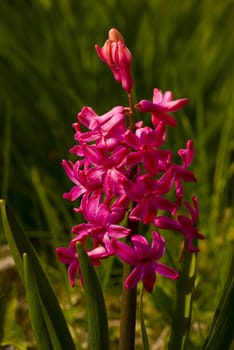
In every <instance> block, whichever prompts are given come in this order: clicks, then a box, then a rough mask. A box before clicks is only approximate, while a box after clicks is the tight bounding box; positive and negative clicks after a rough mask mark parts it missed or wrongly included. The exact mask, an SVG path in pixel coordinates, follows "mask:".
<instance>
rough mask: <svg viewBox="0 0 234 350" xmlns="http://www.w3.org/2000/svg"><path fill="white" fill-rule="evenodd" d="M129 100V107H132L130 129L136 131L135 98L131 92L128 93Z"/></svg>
mask: <svg viewBox="0 0 234 350" xmlns="http://www.w3.org/2000/svg"><path fill="white" fill-rule="evenodd" d="M128 101H129V109H130V115H129V122H130V129H131V130H132V131H134V130H135V107H134V104H133V98H132V94H131V93H128Z"/></svg>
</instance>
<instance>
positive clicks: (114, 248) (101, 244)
mask: <svg viewBox="0 0 234 350" xmlns="http://www.w3.org/2000/svg"><path fill="white" fill-rule="evenodd" d="M96 50H97V53H98V55H99V57H100V58H101V59H102V60H103V61H104V62H105V63H106V64H107V65H108V66H109V67H110V69H111V71H112V72H113V75H114V78H115V80H116V81H117V82H118V83H120V84H121V85H122V88H123V89H124V90H126V92H127V93H128V97H129V101H130V107H124V106H116V107H114V108H112V109H111V110H110V111H108V112H107V113H105V114H103V115H101V116H99V115H97V114H96V112H95V111H94V110H93V109H92V108H90V107H83V108H82V110H81V111H80V113H78V117H77V122H76V123H74V124H73V127H74V130H75V136H74V139H75V141H76V144H75V145H74V146H73V147H72V148H71V150H70V152H71V153H72V154H75V155H76V156H77V160H76V161H75V162H72V161H67V160H63V162H62V165H63V167H64V170H65V172H66V174H67V176H68V177H69V178H70V180H71V181H72V183H73V184H74V186H73V187H72V189H71V190H70V191H69V192H67V193H65V194H64V198H66V199H68V200H70V201H72V202H74V201H77V202H78V203H79V206H78V208H75V209H74V210H75V211H76V212H77V213H79V214H81V215H82V216H83V218H84V222H83V223H81V224H79V225H76V226H74V227H73V228H72V233H73V234H74V238H73V239H72V240H71V242H70V245H69V247H68V248H66V247H59V248H57V250H56V251H57V255H58V258H59V260H60V261H61V262H63V263H64V264H67V265H68V274H69V279H70V282H71V285H72V286H74V284H75V277H76V275H77V274H78V275H79V276H80V278H82V276H81V273H80V268H79V257H78V255H77V251H76V244H77V243H79V244H82V245H83V247H84V248H85V250H86V252H87V254H88V256H89V257H90V259H91V261H92V263H93V264H94V265H98V264H100V261H101V260H102V259H104V258H107V257H108V256H111V255H116V256H118V257H119V258H120V259H121V260H122V261H123V262H125V263H127V264H130V265H131V266H132V271H131V273H130V275H129V276H128V277H127V279H126V280H125V282H124V285H125V287H126V288H133V287H135V286H136V285H137V283H138V282H139V281H140V280H141V281H142V282H143V285H144V287H145V289H146V290H147V291H149V292H151V291H152V290H153V287H154V284H155V280H156V273H159V274H161V275H164V276H166V277H169V278H172V279H176V278H178V273H177V272H176V271H175V270H173V269H171V268H170V267H168V266H166V265H164V264H163V263H160V262H159V259H160V258H161V257H162V256H163V255H164V253H165V249H166V242H165V240H164V238H163V237H162V235H160V233H159V232H158V230H159V229H172V230H176V231H178V232H180V233H181V234H182V235H183V237H184V242H185V243H186V244H185V245H184V247H185V248H188V250H189V251H191V252H194V251H197V250H198V249H197V247H196V245H194V244H193V241H194V239H195V240H196V239H202V238H203V235H201V234H200V233H199V232H198V230H197V228H196V223H197V220H198V204H197V198H196V197H193V198H192V205H191V204H189V202H187V201H186V200H184V192H183V183H184V182H196V181H197V180H196V177H195V175H194V174H193V172H192V171H191V170H189V169H188V168H189V166H190V164H191V163H192V160H193V156H194V147H193V142H192V140H189V141H188V142H187V144H186V147H185V148H184V149H180V150H179V151H178V156H179V158H180V159H181V161H180V164H177V163H175V162H174V161H173V158H174V155H173V152H172V151H170V150H166V149H165V148H163V147H162V146H163V145H164V143H165V140H166V127H167V126H168V125H169V126H175V125H176V121H175V119H174V118H173V117H172V116H171V114H169V113H172V112H175V111H178V110H179V109H181V108H182V107H183V106H185V105H186V104H187V102H188V99H186V98H183V99H178V100H174V99H173V95H172V93H171V92H170V91H166V92H165V93H164V94H163V93H162V91H161V90H160V89H157V88H155V89H154V91H153V99H152V101H148V100H141V101H139V102H138V103H136V104H135V105H133V103H132V95H131V90H132V87H133V79H132V73H131V62H132V56H131V53H130V51H129V50H128V48H127V47H126V46H125V43H124V40H123V38H122V36H121V34H120V33H119V32H118V31H117V30H116V29H111V30H110V32H109V39H108V40H107V41H106V42H105V44H104V46H103V47H102V48H100V47H99V46H97V45H96ZM136 113H138V114H139V115H142V117H141V118H140V121H138V122H137V121H136V120H135V114H136ZM148 114H150V117H148ZM143 116H144V117H143ZM128 120H130V122H128ZM143 120H146V121H147V123H146V124H147V125H144V122H143ZM181 208H184V209H185V210H187V212H188V214H189V215H188V216H186V215H185V214H184V213H183V215H179V214H178V212H179V210H180V209H181ZM123 222H128V225H127V227H125V226H123V225H122V223H123ZM139 222H142V223H143V224H151V225H154V227H155V228H154V230H153V232H152V234H151V239H150V242H149V241H148V240H147V237H148V235H146V232H138V229H137V227H138V225H137V224H138V223H139ZM87 242H88V243H87Z"/></svg>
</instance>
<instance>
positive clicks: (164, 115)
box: [136, 88, 188, 127]
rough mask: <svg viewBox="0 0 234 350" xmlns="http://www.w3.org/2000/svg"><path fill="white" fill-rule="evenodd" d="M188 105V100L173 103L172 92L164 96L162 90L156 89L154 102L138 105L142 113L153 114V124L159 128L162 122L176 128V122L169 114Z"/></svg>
mask: <svg viewBox="0 0 234 350" xmlns="http://www.w3.org/2000/svg"><path fill="white" fill-rule="evenodd" d="M187 103H188V99H187V98H181V99H179V100H174V101H173V95H172V92H171V91H166V92H165V93H164V94H163V93H162V91H161V90H159V89H157V88H155V89H154V91H153V102H151V101H148V100H141V101H140V102H138V104H137V105H136V106H137V108H138V109H139V110H140V112H143V113H145V112H150V113H152V117H151V118H152V123H153V125H154V126H155V127H157V125H158V123H159V122H160V121H163V122H164V123H165V124H168V125H170V126H176V121H175V119H173V118H172V117H171V116H170V115H169V114H168V112H176V111H178V110H179V109H181V108H182V107H184V106H185V105H186V104H187Z"/></svg>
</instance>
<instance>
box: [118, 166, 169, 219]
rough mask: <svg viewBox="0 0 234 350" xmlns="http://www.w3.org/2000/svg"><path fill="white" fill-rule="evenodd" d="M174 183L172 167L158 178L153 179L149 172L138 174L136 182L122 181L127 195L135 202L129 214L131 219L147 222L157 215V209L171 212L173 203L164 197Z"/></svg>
mask: <svg viewBox="0 0 234 350" xmlns="http://www.w3.org/2000/svg"><path fill="white" fill-rule="evenodd" d="M173 184H174V171H173V169H172V168H170V169H168V171H167V172H166V173H165V174H163V176H162V177H161V178H160V179H159V180H153V178H152V177H151V176H150V175H149V174H144V175H141V176H138V177H137V179H136V182H131V181H126V182H125V183H124V187H125V191H126V194H127V196H128V197H129V198H130V199H131V200H132V201H133V202H135V203H136V206H135V207H134V208H133V209H132V211H131V212H130V214H129V218H130V219H131V220H136V221H140V220H143V223H144V224H149V223H150V222H152V221H153V219H154V218H155V216H156V215H157V211H158V209H162V210H166V211H169V212H172V211H173V210H174V209H175V204H174V203H173V202H171V201H169V200H168V199H167V198H164V195H165V194H166V193H168V192H169V191H170V189H171V188H172V186H173Z"/></svg>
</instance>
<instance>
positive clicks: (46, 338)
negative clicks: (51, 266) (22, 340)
mask: <svg viewBox="0 0 234 350" xmlns="http://www.w3.org/2000/svg"><path fill="white" fill-rule="evenodd" d="M23 269H24V285H25V289H26V295H27V301H28V306H29V315H30V319H31V323H32V328H33V332H34V335H35V338H36V343H37V346H38V349H39V350H44V349H48V350H53V347H52V344H51V341H50V335H49V332H48V329H47V326H46V323H45V320H44V317H43V313H42V309H41V299H40V295H39V291H38V286H37V281H36V277H35V275H34V271H33V268H32V265H31V263H30V261H29V257H28V254H26V253H24V254H23Z"/></svg>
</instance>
